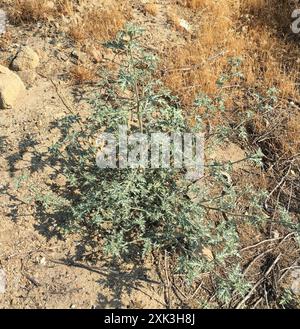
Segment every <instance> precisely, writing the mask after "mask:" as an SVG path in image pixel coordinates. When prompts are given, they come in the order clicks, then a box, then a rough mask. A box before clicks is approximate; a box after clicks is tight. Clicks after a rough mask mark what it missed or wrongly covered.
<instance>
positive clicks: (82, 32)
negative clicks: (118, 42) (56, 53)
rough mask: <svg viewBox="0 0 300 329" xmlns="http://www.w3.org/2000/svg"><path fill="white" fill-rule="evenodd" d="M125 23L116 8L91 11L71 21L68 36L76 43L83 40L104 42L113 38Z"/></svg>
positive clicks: (120, 12)
mask: <svg viewBox="0 0 300 329" xmlns="http://www.w3.org/2000/svg"><path fill="white" fill-rule="evenodd" d="M125 22H126V17H125V15H124V13H123V11H122V10H120V9H118V8H113V7H109V8H104V9H98V10H93V9H91V10H88V11H86V12H85V13H84V15H83V16H82V17H80V18H78V19H76V20H74V21H73V23H72V24H71V26H70V28H69V34H70V36H71V38H72V39H73V40H74V41H76V42H78V43H82V42H83V41H85V40H90V41H91V40H95V41H96V40H97V41H105V40H108V39H111V38H113V37H114V36H115V34H116V33H117V32H118V31H119V30H120V29H121V28H122V27H123V25H124V23H125Z"/></svg>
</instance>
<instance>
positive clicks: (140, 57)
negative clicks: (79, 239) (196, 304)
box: [39, 26, 266, 304]
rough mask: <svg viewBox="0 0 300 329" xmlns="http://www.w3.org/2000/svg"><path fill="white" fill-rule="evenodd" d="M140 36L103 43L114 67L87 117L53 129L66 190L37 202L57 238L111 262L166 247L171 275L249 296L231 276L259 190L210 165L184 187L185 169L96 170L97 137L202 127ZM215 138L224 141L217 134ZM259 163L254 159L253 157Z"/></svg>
mask: <svg viewBox="0 0 300 329" xmlns="http://www.w3.org/2000/svg"><path fill="white" fill-rule="evenodd" d="M140 34H141V30H140V29H138V28H136V27H133V26H127V27H126V29H125V30H124V31H121V32H120V33H119V34H118V36H117V38H116V40H114V41H112V42H109V43H107V44H106V46H107V47H109V48H110V49H112V51H113V52H114V53H115V55H116V57H115V58H116V59H115V63H119V64H118V65H117V68H116V67H115V68H112V69H111V70H103V71H102V72H100V73H99V75H100V77H101V79H100V82H99V84H98V86H97V91H96V92H95V96H94V97H93V99H92V100H91V101H90V103H91V108H92V113H91V115H89V116H88V117H87V118H86V117H85V118H84V117H83V116H81V115H75V114H72V115H69V116H67V117H65V118H64V119H62V120H61V121H60V122H59V128H60V130H61V132H62V137H61V138H60V140H59V141H58V142H57V143H55V144H54V145H53V146H52V147H51V149H50V151H51V155H52V159H54V160H53V161H56V163H57V161H59V163H60V165H61V168H62V169H63V174H64V175H65V178H66V188H65V189H56V190H53V191H52V194H49V195H41V196H39V201H41V202H40V204H42V205H43V206H46V207H47V211H48V213H50V212H51V213H52V215H53V216H54V217H55V218H59V221H55V222H54V225H55V226H56V227H57V228H59V229H60V230H61V231H62V232H64V233H66V232H74V231H75V232H79V233H80V234H82V235H84V236H87V237H88V238H87V240H86V241H90V242H91V241H92V240H93V241H94V242H93V243H94V245H95V243H98V244H99V245H101V246H103V250H104V251H105V252H106V253H107V254H108V255H110V256H116V257H123V256H124V255H130V256H132V257H142V256H143V255H145V254H146V253H148V252H150V251H164V250H167V251H168V252H169V253H170V254H171V255H172V257H173V259H174V261H175V264H176V270H177V271H181V272H182V273H185V274H186V275H187V278H188V279H189V280H190V281H191V282H192V281H193V279H194V278H195V277H197V276H198V275H199V274H200V273H203V272H206V271H211V273H212V276H213V277H214V276H215V279H216V284H218V282H220V289H219V294H217V296H219V297H220V303H226V304H227V303H228V301H229V299H230V298H229V295H228V294H230V293H231V292H233V291H234V290H235V292H236V293H238V294H240V295H243V294H245V293H246V292H247V291H248V290H249V285H248V284H247V283H245V282H244V280H242V279H241V275H240V273H237V269H238V268H239V267H238V266H237V264H238V263H239V234H238V230H237V225H238V223H239V221H240V220H242V221H243V222H249V223H254V224H255V225H256V224H257V223H261V222H262V221H264V220H265V219H266V216H265V214H264V212H263V210H262V206H261V205H262V202H263V198H264V196H265V195H264V193H258V192H257V191H255V190H253V189H252V188H251V186H249V187H247V188H245V187H242V188H240V187H237V186H235V185H234V184H233V183H232V181H231V179H228V177H230V175H231V174H232V163H227V164H226V165H222V164H221V163H217V162H213V163H211V164H207V166H206V170H205V177H203V179H201V180H200V182H197V183H193V182H191V181H188V180H186V179H185V174H186V172H185V170H183V169H172V168H171V169H162V168H160V169H147V170H145V169H144V168H137V169H122V170H120V169H105V170H103V169H100V168H99V167H98V166H97V165H96V159H95V157H96V154H97V151H98V148H97V145H95V141H96V139H97V137H98V135H99V133H100V132H111V133H114V134H115V135H116V136H117V134H118V127H119V126H120V125H123V126H124V125H126V126H127V127H128V130H129V132H130V133H134V132H144V133H152V132H165V133H172V132H198V131H204V130H205V125H204V122H203V121H202V119H203V118H199V117H197V116H196V115H195V113H194V111H193V110H194V109H190V111H189V113H190V116H193V119H194V120H193V121H194V122H196V124H195V125H194V126H193V127H192V126H190V125H189V124H188V122H189V120H188V119H189V118H188V119H187V118H185V116H184V114H183V110H182V108H181V105H180V102H179V100H178V99H177V98H176V97H175V96H174V95H172V94H171V93H170V92H169V91H168V90H167V89H166V88H165V87H164V86H163V84H162V83H161V82H160V81H159V80H158V79H157V78H156V77H155V72H156V61H157V59H156V58H155V57H154V56H153V55H152V54H149V53H147V52H146V51H145V49H143V48H142V47H141V46H140V45H139V43H138V39H139V36H140ZM199 104H201V105H203V104H204V105H205V106H207V107H208V112H209V111H210V110H211V108H212V104H211V101H210V100H209V99H208V98H207V96H204V95H202V96H199V98H198V99H197V101H196V103H195V108H197V106H199ZM222 104H223V103H222V101H221V100H220V99H219V100H218V106H217V108H216V109H214V110H216V111H219V110H223V107H222ZM223 128H224V127H223ZM199 129H200V130H199ZM225 130H226V129H225ZM220 131H221V133H220V134H219V136H222V137H224V134H225V133H224V129H221V130H220ZM207 143H208V146H209V143H210V142H209V141H207ZM259 158H260V155H259V154H258V156H255V157H253V160H255V161H258V160H259ZM204 247H205V248H210V249H211V250H212V251H213V259H208V258H207V257H205V256H204V255H203V252H202V251H203V248H204ZM220 269H222V270H220ZM220 271H221V272H222V275H223V277H224V278H225V279H226V277H227V276H228V275H229V278H230V280H229V281H228V282H229V283H226V284H224V280H219V274H217V273H221V272H220ZM231 273H233V274H231ZM237 277H238V278H239V281H237V282H234V281H236V279H235V278H237ZM231 283H232V285H231Z"/></svg>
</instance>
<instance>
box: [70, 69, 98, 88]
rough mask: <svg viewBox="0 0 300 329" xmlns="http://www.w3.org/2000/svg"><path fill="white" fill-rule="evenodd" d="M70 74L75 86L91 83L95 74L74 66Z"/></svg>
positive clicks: (89, 70)
mask: <svg viewBox="0 0 300 329" xmlns="http://www.w3.org/2000/svg"><path fill="white" fill-rule="evenodd" d="M70 72H71V77H72V80H73V81H74V82H75V83H76V84H84V83H93V82H94V81H95V80H96V74H95V72H94V71H92V70H91V69H89V68H87V67H85V66H83V65H76V66H75V67H74V68H73V69H71V71H70Z"/></svg>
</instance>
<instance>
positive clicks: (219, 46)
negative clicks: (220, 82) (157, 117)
mask: <svg viewBox="0 0 300 329" xmlns="http://www.w3.org/2000/svg"><path fill="white" fill-rule="evenodd" d="M285 3H286V2H285ZM185 4H186V5H187V6H188V7H191V8H196V7H197V8H199V7H204V8H206V9H207V10H205V11H204V12H202V13H201V16H200V17H199V22H200V24H199V29H198V30H199V33H198V35H197V37H196V39H195V40H193V41H192V42H188V43H187V45H185V46H184V47H180V48H178V49H172V51H170V53H171V54H173V56H172V58H171V65H169V67H170V66H171V67H170V71H169V72H168V74H167V75H166V76H165V81H166V83H167V84H168V85H169V87H171V88H172V89H173V90H174V91H175V90H177V91H179V92H180V93H181V95H182V97H183V98H184V99H185V101H189V100H190V101H191V100H192V99H193V97H194V96H195V95H196V94H197V93H198V92H199V91H200V90H201V91H203V92H206V93H208V94H211V93H215V92H216V91H217V90H216V88H217V87H216V84H215V82H216V81H217V79H218V78H219V77H220V74H221V73H222V72H223V71H224V70H226V66H227V62H228V59H229V58H230V57H234V56H240V57H242V58H243V74H244V75H245V83H246V84H247V85H248V86H256V87H262V88H268V87H272V86H275V87H277V88H278V89H279V90H280V92H281V94H282V95H283V96H292V97H295V95H297V92H296V89H297V88H296V84H295V83H296V81H297V79H298V76H297V75H298V72H299V64H298V63H297V59H298V55H297V54H299V46H298V45H296V44H294V43H289V42H288V41H286V39H285V37H284V36H282V33H283V31H285V29H286V26H289V24H290V17H289V16H288V15H287V14H288V13H291V9H290V7H289V6H287V5H285V4H284V2H283V1H277V2H275V1H273V0H270V1H258V0H244V1H240V2H239V1H232V0H219V1H204V0H202V1H194V2H193V1H191V2H189V1H186V2H185ZM253 13H255V16H254V17H253V16H251V15H252V14H253ZM267 13H268V14H267ZM278 13H281V14H282V15H281V14H280V15H279V14H278ZM170 20H171V21H172V22H173V25H174V26H176V25H178V20H177V19H176V16H174V15H173V16H172V15H171V18H170ZM298 62H299V61H298ZM181 68H190V69H189V70H181Z"/></svg>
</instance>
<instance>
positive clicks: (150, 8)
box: [144, 3, 159, 16]
mask: <svg viewBox="0 0 300 329" xmlns="http://www.w3.org/2000/svg"><path fill="white" fill-rule="evenodd" d="M144 10H145V12H146V13H148V14H150V15H152V16H157V15H158V12H159V7H158V5H157V4H155V3H146V4H145V5H144Z"/></svg>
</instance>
